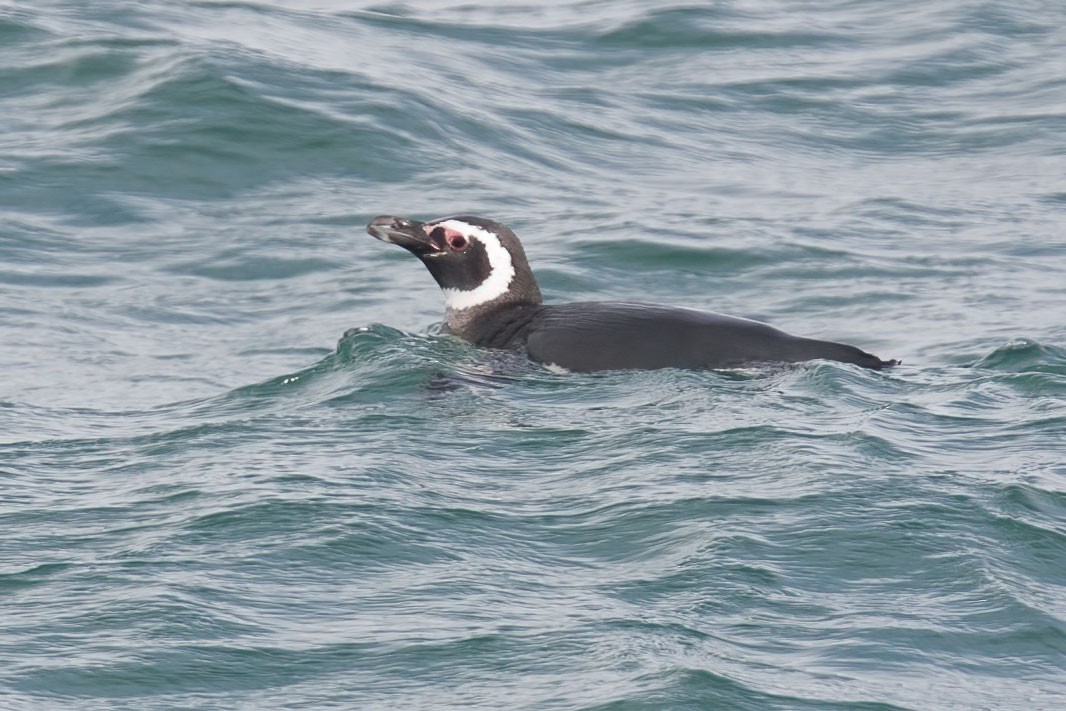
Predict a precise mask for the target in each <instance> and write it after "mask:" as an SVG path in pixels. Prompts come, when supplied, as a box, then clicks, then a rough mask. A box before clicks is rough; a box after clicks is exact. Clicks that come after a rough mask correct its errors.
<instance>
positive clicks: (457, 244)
mask: <svg viewBox="0 0 1066 711" xmlns="http://www.w3.org/2000/svg"><path fill="white" fill-rule="evenodd" d="M448 246H449V247H451V248H452V251H454V252H465V251H466V248H467V247H469V246H470V243H469V242H467V241H466V237H463V236H462V235H459V234H450V235H448Z"/></svg>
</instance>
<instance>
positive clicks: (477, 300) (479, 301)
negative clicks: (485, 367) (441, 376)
mask: <svg viewBox="0 0 1066 711" xmlns="http://www.w3.org/2000/svg"><path fill="white" fill-rule="evenodd" d="M366 229H367V232H369V233H370V234H371V235H372V236H373V237H376V238H377V239H379V240H381V241H382V242H391V243H393V244H398V245H400V246H401V247H403V248H404V249H406V250H407V251H409V252H411V253H412V254H414V255H415V256H416V257H418V258H419V259H421V260H422V263H423V264H425V265H426V269H428V270H429V273H430V274H432V275H433V278H434V279H436V280H437V284H438V285H439V286H440V288H441V291H443V292H444V303H445V306H446V308H447V312H448V321H449V324H451V322H452V321H456V322H458V321H465V320H467V319H466V318H464V317H463V314H466V312H486V311H491V310H495V309H497V308H500V307H503V306H510V305H514V304H539V303H541V296H540V287H538V286H537V280H536V279H535V278H534V277H533V272H532V271H531V270H530V268H529V262H528V261H526V253H525V250H523V249H522V243H521V242H519V241H518V238H517V237H516V236H515V234H514V232H511V230H510V229H508V228H507V226H505V225H501V224H500V223H499V222H494V221H492V220H489V219H486V218H483V217H474V216H471V215H459V216H456V217H442V218H439V219H436V220H430V221H429V222H419V221H418V220H411V219H407V218H404V217H392V216H390V215H381V216H379V217H375V218H374V219H373V220H371V221H370V224H369V225H367V228H366ZM467 315H469V314H467Z"/></svg>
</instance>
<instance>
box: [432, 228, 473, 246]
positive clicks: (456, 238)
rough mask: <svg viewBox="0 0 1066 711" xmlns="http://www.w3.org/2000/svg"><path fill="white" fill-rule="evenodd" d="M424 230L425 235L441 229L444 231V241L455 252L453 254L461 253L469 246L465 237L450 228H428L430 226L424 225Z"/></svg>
mask: <svg viewBox="0 0 1066 711" xmlns="http://www.w3.org/2000/svg"><path fill="white" fill-rule="evenodd" d="M425 229H426V232H427V233H432V232H433V231H434V230H438V229H443V230H444V241H445V242H447V243H448V246H449V247H451V248H452V250H453V251H455V252H462V251H463V250H465V249H466V248H467V247H469V246H470V242H469V240H467V238H466V236H465V235H464V234H463V233H462V232H460V231H458V230H453V229H452V228H450V227H441V226H430V225H426V228H425Z"/></svg>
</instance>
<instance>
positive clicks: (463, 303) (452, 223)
mask: <svg viewBox="0 0 1066 711" xmlns="http://www.w3.org/2000/svg"><path fill="white" fill-rule="evenodd" d="M435 225H440V226H441V227H444V228H445V229H451V230H455V231H456V232H461V233H462V234H463V235H464V236H465V237H466V238H467V239H476V240H477V241H478V242H481V244H483V245H484V246H485V254H487V255H488V258H489V277H488V279H486V280H485V281H483V282H481V283H480V284H478V285H477V286H476V287H475V288H473V289H469V290H465V291H464V290H463V289H441V291H443V292H444V305H445V306H446V307H447V308H449V309H452V310H455V311H461V310H463V309H469V308H473V307H475V306H480V305H481V304H487V303H488V302H490V301H492V300H493V299H498V298H499V297H501V296H503V295H504V294H506V293H507V290H508V289H509V288H510V287H511V280H512V279H514V274H515V271H514V264H513V263H512V262H511V253H510V252H508V251H507V248H506V247H504V246H503V244H502V243H501V242H500V238H499V237H497V236H496V235H495V234H493V233H492V232H489V231H488V230H486V229H483V228H481V227H478V226H476V225H471V224H467V223H466V222H463V221H462V220H445V221H444V222H437V223H435Z"/></svg>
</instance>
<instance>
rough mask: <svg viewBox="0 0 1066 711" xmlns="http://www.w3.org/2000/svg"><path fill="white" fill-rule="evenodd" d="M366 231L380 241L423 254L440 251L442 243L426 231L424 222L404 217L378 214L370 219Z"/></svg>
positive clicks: (442, 246)
mask: <svg viewBox="0 0 1066 711" xmlns="http://www.w3.org/2000/svg"><path fill="white" fill-rule="evenodd" d="M366 231H367V232H369V233H370V235H371V236H373V237H376V238H377V239H379V240H381V241H382V242H391V243H392V244H398V245H400V246H401V247H403V248H404V249H406V250H407V251H409V252H412V253H414V254H416V255H419V256H423V255H427V254H432V253H435V252H440V251H442V250H443V249H444V245H443V244H439V243H438V240H435V239H433V238H432V237H431V236H430V235H429V234H427V233H426V230H425V223H423V222H419V221H418V220H409V219H407V218H405V217H393V216H391V215H379V216H377V217H375V218H374V219H373V220H371V221H370V224H369V225H367V226H366Z"/></svg>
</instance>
